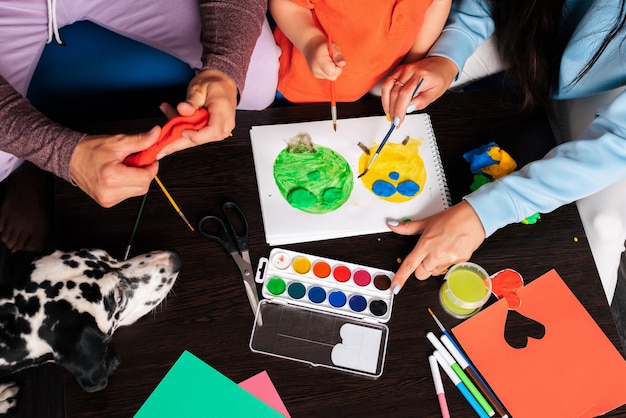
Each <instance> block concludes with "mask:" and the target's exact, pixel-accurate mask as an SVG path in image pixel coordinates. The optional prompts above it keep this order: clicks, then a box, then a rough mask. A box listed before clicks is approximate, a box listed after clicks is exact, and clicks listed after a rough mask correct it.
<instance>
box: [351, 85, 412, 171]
mask: <svg viewBox="0 0 626 418" xmlns="http://www.w3.org/2000/svg"><path fill="white" fill-rule="evenodd" d="M423 82H424V79H423V78H421V79H420V81H419V82H418V83H417V86H415V89H414V90H413V94H412V95H411V99H412V98H413V97H415V95H416V94H417V90H419V88H420V86H421V85H422V83H423ZM414 110H415V105H414V104H411V105H409V107H407V108H406V113H411V112H413V111H414ZM399 124H400V118H399V117H397V116H396V117H395V118H393V121H392V122H391V128H389V131H387V135H385V137H384V138H383V140H382V142H381V143H380V145H379V146H378V148H377V149H376V152H375V153H374V155H373V156H372V158H371V159H370V161H369V163H367V167H365V170H364V171H363V172H362V173H361V174H359V176H358V177H357V178H361V177H363V176H364V175H365V173H367V170H369V169H370V167H371V166H372V164H374V161H375V160H376V158H378V155H379V154H380V152H381V151H382V150H383V147H384V146H385V144H386V143H387V140H388V139H389V137H390V136H391V133H392V132H393V130H394V129H396V127H397V126H398V125H399Z"/></svg>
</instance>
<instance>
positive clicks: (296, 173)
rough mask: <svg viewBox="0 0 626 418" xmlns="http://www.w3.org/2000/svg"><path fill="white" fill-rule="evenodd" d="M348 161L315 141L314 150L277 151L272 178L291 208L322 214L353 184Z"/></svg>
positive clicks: (345, 196)
mask: <svg viewBox="0 0 626 418" xmlns="http://www.w3.org/2000/svg"><path fill="white" fill-rule="evenodd" d="M353 177H354V176H353V175H352V170H351V169H350V164H348V162H347V161H346V160H345V159H344V158H343V157H342V156H341V155H339V154H337V153H336V152H335V151H333V150H331V149H330V148H327V147H322V146H319V145H317V146H316V152H289V151H287V150H286V149H284V150H283V151H281V152H280V154H278V156H277V157H276V160H275V161H274V180H275V181H276V185H277V186H278V190H280V193H281V194H282V195H283V197H284V198H285V200H287V202H288V203H289V204H290V205H291V206H292V207H294V208H296V209H299V210H302V211H304V212H308V213H314V214H322V213H327V212H331V211H333V210H336V209H338V208H339V207H341V205H343V204H344V203H345V202H346V201H347V200H348V198H349V197H350V193H351V192H352V187H353V186H354V181H353Z"/></svg>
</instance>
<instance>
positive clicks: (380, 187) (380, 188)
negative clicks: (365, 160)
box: [372, 180, 396, 197]
mask: <svg viewBox="0 0 626 418" xmlns="http://www.w3.org/2000/svg"><path fill="white" fill-rule="evenodd" d="M372 192H374V194H375V195H376V196H381V197H389V196H392V195H393V194H394V193H395V192H396V188H395V186H394V185H393V184H391V183H389V182H387V181H384V180H376V181H375V182H374V184H372Z"/></svg>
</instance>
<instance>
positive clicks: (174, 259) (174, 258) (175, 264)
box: [168, 251, 183, 273]
mask: <svg viewBox="0 0 626 418" xmlns="http://www.w3.org/2000/svg"><path fill="white" fill-rule="evenodd" d="M168 252H169V254H170V261H171V263H172V271H173V272H174V273H178V272H179V271H180V267H181V265H182V264H183V261H182V259H181V258H180V255H179V254H178V253H177V252H176V251H168Z"/></svg>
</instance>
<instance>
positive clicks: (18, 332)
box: [0, 249, 181, 414]
mask: <svg viewBox="0 0 626 418" xmlns="http://www.w3.org/2000/svg"><path fill="white" fill-rule="evenodd" d="M180 265H181V262H180V257H179V256H178V255H177V254H176V253H174V252H171V251H154V252H150V253H146V254H143V255H139V256H137V257H134V258H132V259H130V260H126V261H118V260H116V259H114V258H112V257H111V256H110V255H109V254H108V253H107V252H105V251H104V250H93V249H83V250H80V251H74V252H62V251H55V252H53V253H52V254H49V255H45V256H40V257H38V258H36V259H34V260H33V261H32V262H30V263H23V265H22V266H21V267H20V269H17V270H14V271H11V272H10V276H11V277H10V279H11V280H10V282H12V283H7V282H6V280H5V281H4V283H2V284H0V376H7V375H10V374H12V373H15V372H17V371H20V370H22V369H25V368H27V367H32V366H37V365H40V364H42V363H45V362H54V363H56V364H58V365H60V366H61V367H63V368H64V369H65V370H67V371H68V372H69V373H71V374H72V375H73V376H74V378H75V379H76V380H77V382H78V383H79V384H80V386H81V387H82V388H83V389H84V390H86V391H88V392H94V391H97V390H100V389H103V388H104V387H105V386H106V385H107V382H108V378H109V376H110V375H111V374H112V373H113V371H115V369H116V368H117V366H118V364H119V359H118V357H117V355H116V354H115V353H114V352H113V351H112V350H111V349H109V347H108V345H109V341H110V340H111V337H112V335H113V333H114V332H115V330H116V329H117V328H119V327H121V326H125V325H130V324H132V323H134V322H136V321H137V320H138V319H139V318H141V317H142V316H144V315H145V314H147V313H149V312H150V311H152V310H153V309H154V308H155V307H156V306H158V305H159V304H160V303H161V302H162V301H163V299H164V298H165V297H166V296H167V294H168V293H169V291H170V289H171V288H172V286H173V284H174V282H175V281H176V277H177V276H178V272H179V270H180ZM3 380H6V379H3ZM18 391H19V387H18V386H17V385H15V384H14V383H12V382H9V383H3V384H1V385H0V414H3V413H6V412H7V411H9V410H11V408H12V407H13V406H14V405H15V404H16V402H15V397H16V395H17V393H18Z"/></svg>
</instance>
